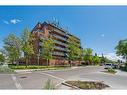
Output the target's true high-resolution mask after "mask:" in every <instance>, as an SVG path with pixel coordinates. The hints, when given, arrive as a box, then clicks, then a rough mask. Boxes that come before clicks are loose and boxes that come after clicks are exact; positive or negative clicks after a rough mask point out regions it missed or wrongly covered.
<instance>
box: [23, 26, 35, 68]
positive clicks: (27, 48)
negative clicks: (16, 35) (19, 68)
mask: <svg viewBox="0 0 127 95" xmlns="http://www.w3.org/2000/svg"><path fill="white" fill-rule="evenodd" d="M21 40H22V51H23V52H24V56H25V60H26V67H27V65H28V63H29V58H30V56H31V55H33V54H34V49H33V43H32V42H33V41H34V40H35V37H34V35H33V34H31V33H30V31H29V30H28V29H27V28H26V29H25V30H24V32H23V34H22V36H21Z"/></svg>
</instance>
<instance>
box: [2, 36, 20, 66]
mask: <svg viewBox="0 0 127 95" xmlns="http://www.w3.org/2000/svg"><path fill="white" fill-rule="evenodd" d="M4 49H5V50H6V53H7V55H8V59H9V60H10V61H11V62H12V64H13V63H14V62H16V63H17V64H18V59H19V58H20V55H21V40H20V38H18V37H16V36H15V35H14V34H9V35H8V36H7V38H5V39H4Z"/></svg>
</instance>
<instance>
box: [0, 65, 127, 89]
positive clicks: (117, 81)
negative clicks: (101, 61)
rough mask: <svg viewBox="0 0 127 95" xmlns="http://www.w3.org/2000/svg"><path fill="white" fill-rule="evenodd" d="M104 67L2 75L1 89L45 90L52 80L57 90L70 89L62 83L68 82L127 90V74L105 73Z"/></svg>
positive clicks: (0, 75)
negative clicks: (89, 81) (83, 82)
mask: <svg viewBox="0 0 127 95" xmlns="http://www.w3.org/2000/svg"><path fill="white" fill-rule="evenodd" d="M103 71H104V67H103V66H86V67H72V68H71V69H65V70H50V71H49V70H47V71H28V72H18V73H16V74H15V73H14V74H0V89H43V87H44V86H45V82H46V81H47V80H48V79H50V80H51V81H52V82H53V83H54V84H55V86H56V87H57V89H70V88H69V87H66V86H63V85H62V84H61V83H62V82H64V81H66V80H95V81H103V82H104V83H105V84H107V85H109V86H110V88H107V89H127V81H126V79H127V73H126V72H122V71H119V70H118V71H117V73H116V74H109V73H104V72H103Z"/></svg>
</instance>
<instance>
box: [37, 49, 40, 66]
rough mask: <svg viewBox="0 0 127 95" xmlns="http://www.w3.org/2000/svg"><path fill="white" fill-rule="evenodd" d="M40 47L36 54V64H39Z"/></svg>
mask: <svg viewBox="0 0 127 95" xmlns="http://www.w3.org/2000/svg"><path fill="white" fill-rule="evenodd" d="M39 60H40V49H39V51H38V54H37V63H38V66H39V63H40V61H39Z"/></svg>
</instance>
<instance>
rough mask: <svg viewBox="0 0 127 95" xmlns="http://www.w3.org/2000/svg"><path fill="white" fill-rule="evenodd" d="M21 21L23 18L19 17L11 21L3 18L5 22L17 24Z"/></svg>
mask: <svg viewBox="0 0 127 95" xmlns="http://www.w3.org/2000/svg"><path fill="white" fill-rule="evenodd" d="M19 22H21V20H19V19H11V20H9V21H7V20H3V23H5V24H17V23H19Z"/></svg>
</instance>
